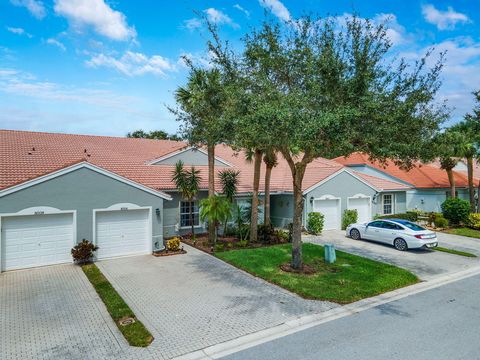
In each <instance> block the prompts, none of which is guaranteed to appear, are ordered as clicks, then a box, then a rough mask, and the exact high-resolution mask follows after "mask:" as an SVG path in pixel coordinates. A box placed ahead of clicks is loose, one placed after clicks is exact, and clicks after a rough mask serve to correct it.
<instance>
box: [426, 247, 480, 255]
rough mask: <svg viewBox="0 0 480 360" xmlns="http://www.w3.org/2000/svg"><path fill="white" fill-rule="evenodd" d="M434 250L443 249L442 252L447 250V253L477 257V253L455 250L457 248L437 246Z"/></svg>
mask: <svg viewBox="0 0 480 360" xmlns="http://www.w3.org/2000/svg"><path fill="white" fill-rule="evenodd" d="M433 250H437V251H442V252H446V253H449V254H455V255H460V256H465V257H477V255H475V254H472V253H469V252H466V251H460V250H455V249H447V248H444V247H441V246H437V247H436V248H433Z"/></svg>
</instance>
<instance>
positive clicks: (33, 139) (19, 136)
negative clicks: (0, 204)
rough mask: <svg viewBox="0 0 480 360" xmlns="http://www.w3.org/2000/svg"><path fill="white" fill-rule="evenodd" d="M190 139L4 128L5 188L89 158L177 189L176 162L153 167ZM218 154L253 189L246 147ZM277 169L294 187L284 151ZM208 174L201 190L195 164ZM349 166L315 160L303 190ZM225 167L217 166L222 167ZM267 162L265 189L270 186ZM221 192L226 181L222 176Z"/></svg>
mask: <svg viewBox="0 0 480 360" xmlns="http://www.w3.org/2000/svg"><path fill="white" fill-rule="evenodd" d="M187 146H188V145H187V143H185V142H179V141H169V140H148V139H129V138H119V137H108V136H91V135H71V134H58V133H42V132H28V131H12V130H0V164H1V165H0V189H5V188H7V187H11V186H13V185H16V184H19V183H22V182H25V181H27V180H30V179H33V178H36V177H38V176H41V175H45V174H47V173H51V172H53V171H55V170H58V169H60V168H63V167H66V166H68V165H72V164H74V163H76V162H80V161H88V162H90V163H92V164H94V165H97V166H99V167H102V168H104V169H106V170H109V171H111V172H114V173H116V174H118V175H121V176H124V177H126V178H128V179H130V180H132V181H135V182H138V183H140V184H143V185H145V186H148V187H151V188H153V189H156V190H175V185H174V184H173V183H172V181H171V174H172V171H173V169H174V166H173V165H148V163H149V162H150V161H152V160H154V159H158V158H160V157H162V156H165V155H167V154H170V153H173V152H175V151H177V150H181V149H185V148H186V147H187ZM216 156H217V157H219V158H221V159H223V160H225V161H227V162H228V163H230V164H232V165H233V166H234V168H236V169H238V170H240V185H239V193H247V192H251V191H252V179H253V163H251V162H247V161H246V160H245V153H244V152H243V151H240V152H235V151H234V150H233V149H232V148H230V147H229V146H226V145H218V146H217V147H216ZM278 157H279V159H278V165H277V166H276V167H275V168H274V169H273V171H272V177H271V191H272V192H291V191H293V184H292V176H291V172H290V168H289V166H288V164H287V162H286V161H285V159H283V157H282V156H281V155H279V156H278ZM195 167H196V168H197V169H199V170H200V175H201V177H202V182H201V185H200V186H201V188H202V189H207V188H208V183H207V180H208V167H207V166H195ZM342 168H343V165H341V164H339V163H338V162H336V161H332V160H327V159H321V158H319V159H315V160H314V161H313V162H312V163H311V164H309V165H308V167H307V170H306V173H305V178H304V181H303V190H305V189H307V188H310V187H311V186H313V185H315V184H316V183H318V182H320V181H322V180H323V179H325V178H327V177H328V176H330V175H332V174H334V173H335V172H337V171H339V170H340V169H342ZM222 169H224V167H217V168H216V171H217V172H218V171H220V170H222ZM264 174H265V164H264V163H263V162H262V168H261V177H260V189H261V191H262V190H263V188H264ZM362 178H363V179H364V180H366V181H368V182H370V183H372V184H377V185H374V186H376V187H377V188H378V187H384V186H385V187H386V188H390V187H395V188H397V187H398V186H399V185H400V184H397V183H394V182H387V181H384V180H382V179H378V178H375V177H363V176H362ZM216 189H217V191H219V190H220V184H219V182H218V179H217V183H216Z"/></svg>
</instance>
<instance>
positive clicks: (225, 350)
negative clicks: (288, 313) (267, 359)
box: [174, 266, 480, 360]
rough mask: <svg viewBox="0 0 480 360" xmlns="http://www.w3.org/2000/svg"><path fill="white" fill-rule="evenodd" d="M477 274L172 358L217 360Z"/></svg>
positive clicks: (425, 284)
mask: <svg viewBox="0 0 480 360" xmlns="http://www.w3.org/2000/svg"><path fill="white" fill-rule="evenodd" d="M478 274H480V266H478V267H474V268H470V269H467V270H463V271H459V272H456V273H452V274H448V275H444V276H439V277H437V278H435V279H432V280H429V281H428V282H420V283H418V284H415V285H411V286H408V287H404V288H400V289H397V290H393V291H390V292H388V293H384V294H380V295H378V296H375V297H372V298H367V299H363V300H360V301H357V302H354V303H351V304H348V305H344V306H340V307H337V308H334V309H331V310H327V311H325V312H322V313H320V314H313V315H307V316H303V317H300V318H298V319H294V320H289V321H286V322H284V323H283V324H280V325H277V326H274V327H271V328H268V329H265V330H260V331H257V332H255V333H251V334H248V335H245V336H241V337H238V338H236V339H232V340H229V341H226V342H223V343H220V344H216V345H212V346H209V347H206V348H204V349H202V350H197V351H194V352H191V353H188V354H184V355H181V356H178V357H175V358H174V359H175V360H203V359H219V358H221V357H223V356H227V355H230V354H233V353H236V352H239V351H242V350H245V349H248V348H251V347H254V346H256V345H260V344H263V343H266V342H268V341H272V340H275V339H278V338H281V337H284V336H287V335H290V334H293V333H296V332H299V331H302V330H305V329H308V328H311V327H313V326H317V325H320V324H323V323H326V322H329V321H332V320H336V319H339V318H343V317H346V316H350V315H354V314H357V313H360V312H362V311H365V310H368V309H370V308H373V307H376V306H379V305H383V304H386V303H389V302H392V301H395V300H399V299H402V298H405V297H407V296H410V295H414V294H417V293H421V292H424V291H427V290H431V289H434V288H437V287H440V286H443V285H447V284H450V283H452V282H455V281H459V280H463V279H466V278H468V277H471V276H475V275H478Z"/></svg>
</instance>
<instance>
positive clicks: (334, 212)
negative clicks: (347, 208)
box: [313, 199, 340, 230]
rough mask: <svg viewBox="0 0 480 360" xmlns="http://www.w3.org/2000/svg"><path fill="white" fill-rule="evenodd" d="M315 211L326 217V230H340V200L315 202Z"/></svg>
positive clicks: (324, 226)
mask: <svg viewBox="0 0 480 360" xmlns="http://www.w3.org/2000/svg"><path fill="white" fill-rule="evenodd" d="M313 211H317V212H320V213H322V214H323V216H324V225H323V228H324V229H325V230H333V229H339V228H340V200H339V199H324V200H314V203H313Z"/></svg>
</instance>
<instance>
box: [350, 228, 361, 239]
mask: <svg viewBox="0 0 480 360" xmlns="http://www.w3.org/2000/svg"><path fill="white" fill-rule="evenodd" d="M350 237H351V238H352V239H353V240H360V239H361V236H360V231H358V230H357V229H352V230H350Z"/></svg>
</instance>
